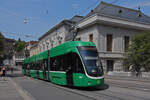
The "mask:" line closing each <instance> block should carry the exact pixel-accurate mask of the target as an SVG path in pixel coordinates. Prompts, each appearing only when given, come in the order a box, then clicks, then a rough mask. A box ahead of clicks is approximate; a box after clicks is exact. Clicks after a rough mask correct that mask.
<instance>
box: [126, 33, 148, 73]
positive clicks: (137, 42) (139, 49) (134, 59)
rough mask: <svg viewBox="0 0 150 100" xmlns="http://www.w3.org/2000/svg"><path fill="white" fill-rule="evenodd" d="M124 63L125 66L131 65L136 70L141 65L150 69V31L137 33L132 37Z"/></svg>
mask: <svg viewBox="0 0 150 100" xmlns="http://www.w3.org/2000/svg"><path fill="white" fill-rule="evenodd" d="M124 64H125V66H126V67H127V68H129V66H130V65H133V66H134V67H135V70H136V71H139V70H140V68H141V67H144V68H145V69H146V70H147V71H150V31H147V32H143V33H140V34H137V35H135V36H134V37H133V38H132V40H131V45H130V46H129V49H128V52H127V53H126V54H125V59H124Z"/></svg>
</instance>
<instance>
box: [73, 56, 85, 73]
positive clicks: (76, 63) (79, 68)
mask: <svg viewBox="0 0 150 100" xmlns="http://www.w3.org/2000/svg"><path fill="white" fill-rule="evenodd" d="M73 61H74V62H73V67H74V68H75V72H76V73H84V70H83V65H82V63H81V59H80V58H79V56H78V55H77V54H76V53H74V54H73Z"/></svg>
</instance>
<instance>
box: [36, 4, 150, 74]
mask: <svg viewBox="0 0 150 100" xmlns="http://www.w3.org/2000/svg"><path fill="white" fill-rule="evenodd" d="M72 20H75V21H72ZM68 23H71V24H74V25H76V26H78V28H79V32H78V33H77V36H76V39H75V40H77V41H91V42H94V43H95V44H96V46H97V49H98V52H99V56H100V57H101V60H102V64H103V66H104V70H105V72H112V71H119V72H121V71H125V70H126V69H125V68H124V67H123V60H122V59H123V58H124V53H125V52H126V50H127V49H128V47H129V44H130V40H131V38H132V37H133V36H134V35H135V34H140V33H141V32H143V31H148V30H150V17H149V16H147V15H145V14H143V13H142V12H141V11H140V10H134V9H129V8H125V7H121V6H117V5H112V4H108V3H105V2H101V3H100V4H99V5H98V6H97V7H96V8H95V9H93V10H91V12H90V13H88V14H87V15H86V16H84V17H81V16H75V17H73V18H72V19H70V20H63V21H62V22H60V23H59V24H57V25H56V26H54V27H53V28H51V29H50V30H49V31H48V32H47V33H46V34H44V35H42V36H41V37H40V38H39V45H38V47H39V51H40V52H42V51H45V50H47V49H50V48H52V47H55V46H57V45H59V44H61V43H63V42H65V41H69V40H71V39H72V34H73V33H72V32H70V29H71V26H72V25H70V24H68Z"/></svg>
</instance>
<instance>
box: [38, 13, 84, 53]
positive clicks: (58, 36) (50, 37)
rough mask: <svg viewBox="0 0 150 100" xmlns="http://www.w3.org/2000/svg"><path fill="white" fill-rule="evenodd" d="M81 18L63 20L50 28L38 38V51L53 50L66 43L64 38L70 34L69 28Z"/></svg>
mask: <svg viewBox="0 0 150 100" xmlns="http://www.w3.org/2000/svg"><path fill="white" fill-rule="evenodd" d="M82 18H83V17H82V16H77V15H76V16H74V17H72V18H71V19H68V20H63V21H61V22H60V23H59V24H57V25H55V26H54V27H52V28H51V29H50V30H49V31H48V32H46V33H45V34H43V35H42V36H41V37H40V38H39V44H38V47H39V51H40V52H43V51H45V50H47V49H50V48H53V47H55V46H57V45H59V44H61V43H64V42H65V41H66V39H65V37H66V36H67V35H68V34H69V33H70V28H71V27H72V25H74V24H75V23H77V22H79V21H80V20H81V19H82Z"/></svg>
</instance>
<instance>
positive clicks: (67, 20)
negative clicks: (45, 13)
mask: <svg viewBox="0 0 150 100" xmlns="http://www.w3.org/2000/svg"><path fill="white" fill-rule="evenodd" d="M81 19H83V16H78V15H75V16H73V17H72V18H71V19H64V20H62V21H61V22H60V23H58V24H56V25H55V26H54V27H52V28H51V29H50V30H49V31H48V32H46V33H45V34H43V35H42V36H40V37H39V40H41V39H42V38H44V37H45V36H47V35H48V34H50V33H51V32H52V31H54V30H55V29H57V28H59V27H60V26H62V25H69V26H70V24H75V23H77V22H79V21H80V20H81ZM69 23H70V24H69Z"/></svg>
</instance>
